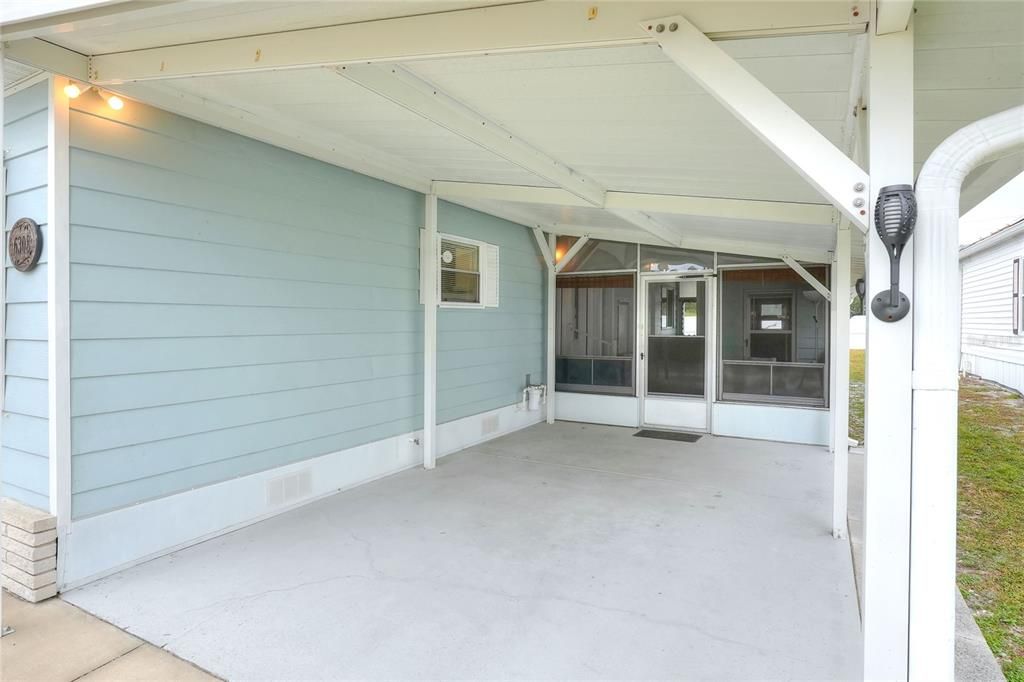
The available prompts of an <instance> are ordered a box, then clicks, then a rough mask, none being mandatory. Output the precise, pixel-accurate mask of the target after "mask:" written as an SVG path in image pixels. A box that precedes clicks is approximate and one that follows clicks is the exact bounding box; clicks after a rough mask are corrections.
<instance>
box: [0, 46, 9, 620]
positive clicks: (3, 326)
mask: <svg viewBox="0 0 1024 682" xmlns="http://www.w3.org/2000/svg"><path fill="white" fill-rule="evenodd" d="M3 82H4V44H3V41H0V88H2V87H3V85H2V84H3ZM4 99H5V98H4V94H3V90H2V89H0V228H2V229H3V230H4V242H6V241H7V238H6V235H7V171H6V167H5V165H4V163H5V161H6V159H7V152H6V151H5V147H4ZM6 285H7V266H6V263H5V265H4V267H2V268H0V415H2V414H3V409H4V396H5V395H6V388H5V386H4V375H5V374H6V369H5V367H4V357H5V355H6V349H5V348H4V345H5V344H4V340H5V339H6V338H7V286H6ZM3 458H4V455H3V449H2V448H0V497H3V492H4V491H3V481H4V476H3V471H4V466H3ZM2 523H3V508H2V507H0V528H2V527H3V525H2ZM3 601H4V600H3V588H0V637H3V636H4V635H6V634H8V633H9V632H10V631H11V629H10V628H9V627H8V626H7V624H6V621H4V603H3Z"/></svg>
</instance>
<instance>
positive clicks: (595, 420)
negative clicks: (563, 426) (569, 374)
mask: <svg viewBox="0 0 1024 682" xmlns="http://www.w3.org/2000/svg"><path fill="white" fill-rule="evenodd" d="M639 410H640V403H639V401H638V400H637V398H636V397H635V396H631V395H599V394H595V393H570V392H566V391H557V392H556V393H555V419H558V420H561V421H569V422H585V423H587V424H608V425H609V426H629V427H634V428H635V427H636V426H638V425H639V421H638V417H639Z"/></svg>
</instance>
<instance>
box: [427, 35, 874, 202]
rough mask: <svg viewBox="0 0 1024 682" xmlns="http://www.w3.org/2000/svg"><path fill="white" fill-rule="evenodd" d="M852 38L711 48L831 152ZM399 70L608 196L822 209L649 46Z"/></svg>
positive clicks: (811, 193) (768, 41) (845, 92)
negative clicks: (828, 143) (780, 102)
mask: <svg viewBox="0 0 1024 682" xmlns="http://www.w3.org/2000/svg"><path fill="white" fill-rule="evenodd" d="M853 41H854V39H853V38H851V37H850V36H842V35H840V36H836V35H829V36H804V37H795V38H771V39H756V40H737V41H725V42H722V43H719V45H720V46H721V47H722V48H723V49H725V50H726V51H728V52H730V53H731V54H733V55H734V56H735V57H737V59H739V60H740V62H741V63H742V64H743V65H744V66H745V67H746V68H747V69H748V70H750V71H751V73H753V74H754V75H755V76H757V77H758V78H759V79H760V80H761V81H762V82H763V83H764V84H765V85H767V86H768V87H769V88H771V89H772V90H773V91H775V92H776V93H778V94H779V95H780V96H781V97H783V99H784V100H786V101H787V103H788V104H789V105H790V106H792V107H793V108H794V109H796V110H797V111H798V112H799V113H800V114H801V115H802V116H803V117H804V118H806V119H807V120H809V121H810V122H811V124H812V125H814V126H815V127H816V128H817V129H818V130H819V131H820V132H821V133H823V134H824V135H825V136H826V137H828V138H829V139H830V140H832V141H833V142H835V143H837V144H838V143H840V142H841V139H842V131H843V120H844V118H845V113H846V107H847V100H848V90H849V85H850V75H851V72H852V51H853ZM410 70H412V71H414V72H415V73H417V75H420V76H421V77H423V78H425V79H426V80H428V81H430V82H431V83H434V84H435V85H437V86H438V87H439V88H441V89H442V90H444V91H446V92H447V93H448V94H450V95H452V96H454V97H456V98H458V99H460V100H462V101H464V102H465V103H467V104H468V105H469V106H471V107H473V108H475V109H477V110H478V111H480V113H482V114H483V115H485V116H488V117H489V118H492V119H494V120H495V121H497V122H498V123H500V124H502V125H503V126H505V127H507V128H508V129H509V130H510V131H511V132H513V133H515V134H517V135H519V136H521V137H522V138H523V139H525V140H527V141H529V142H530V143H532V144H534V145H535V146H537V147H539V148H541V149H544V150H545V151H546V152H547V153H549V154H551V155H552V156H554V157H555V158H557V159H559V160H560V161H562V162H564V163H566V164H568V165H569V166H571V167H573V168H575V169H577V170H578V171H580V172H582V173H584V174H585V175H588V176H590V177H592V178H594V179H595V180H596V181H597V182H599V183H601V184H603V185H604V186H605V187H607V188H609V189H614V190H623V191H634V192H656V193H671V194H694V195H707V196H720V197H743V198H756V199H766V200H773V199H774V200H783V201H809V202H815V201H818V202H820V201H822V198H821V196H820V195H819V194H818V193H817V192H816V191H815V190H814V189H813V188H811V187H810V186H809V185H808V184H807V183H806V182H805V181H804V180H803V179H802V178H800V177H799V176H798V175H797V174H796V173H795V172H794V171H792V170H791V169H790V168H789V167H788V166H787V165H786V164H785V163H784V162H783V161H781V160H780V159H779V158H778V157H777V156H776V155H775V154H774V153H773V152H772V151H771V150H770V149H768V147H767V146H766V145H764V144H763V143H762V142H761V141H760V140H758V139H757V137H756V136H755V135H754V134H753V133H751V132H750V131H748V130H747V129H746V127H744V126H743V125H742V124H741V123H739V122H738V121H737V120H736V119H735V118H734V117H733V116H732V115H731V114H729V113H728V112H727V111H726V110H725V109H724V108H723V107H722V106H721V105H719V104H718V103H717V102H716V101H714V99H713V98H711V97H710V96H709V95H707V94H706V93H705V92H704V90H703V89H702V88H701V87H700V86H699V85H697V84H696V83H695V82H694V81H693V80H691V79H690V78H689V77H687V76H686V75H685V74H684V73H683V72H682V71H681V70H680V69H679V68H678V67H677V66H676V65H675V64H673V63H671V62H670V61H669V60H668V59H667V58H666V57H665V56H664V55H663V54H662V53H661V50H660V49H659V48H658V47H656V46H635V47H620V48H604V49H587V50H575V51H566V52H558V53H543V54H501V55H491V56H486V57H474V58H469V59H444V60H435V61H426V62H418V63H415V64H413V65H411V66H410Z"/></svg>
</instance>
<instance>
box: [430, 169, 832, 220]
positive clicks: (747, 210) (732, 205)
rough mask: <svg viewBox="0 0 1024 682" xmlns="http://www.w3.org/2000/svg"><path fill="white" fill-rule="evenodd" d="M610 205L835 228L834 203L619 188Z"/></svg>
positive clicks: (566, 196) (555, 198)
mask: <svg viewBox="0 0 1024 682" xmlns="http://www.w3.org/2000/svg"><path fill="white" fill-rule="evenodd" d="M434 187H435V188H436V190H437V193H438V194H440V195H441V196H444V197H448V198H454V197H461V198H466V199H488V200H496V201H512V202H517V203H528V204H545V205H554V206H584V207H585V206H590V204H589V203H588V202H586V201H584V200H582V199H580V198H579V197H577V196H575V195H573V194H572V193H570V192H567V191H566V190H563V189H561V188H558V187H529V186H525V185H501V184H492V183H479V182H455V181H441V180H439V181H436V182H435V183H434ZM604 207H605V208H607V209H623V210H636V211H650V212H652V213H672V214H678V215H692V216H703V217H706V218H726V219H732V220H757V221H763V222H777V223H786V224H790V225H822V226H825V225H827V226H829V229H832V225H833V220H832V215H833V213H834V212H835V209H834V208H833V207H832V206H831V204H803V203H793V202H785V201H760V200H753V199H724V198H719V197H694V196H683V195H676V194H647V193H643V192H615V191H611V190H609V191H608V192H606V193H605V203H604Z"/></svg>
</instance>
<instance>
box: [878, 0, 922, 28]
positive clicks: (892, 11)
mask: <svg viewBox="0 0 1024 682" xmlns="http://www.w3.org/2000/svg"><path fill="white" fill-rule="evenodd" d="M913 14H914V0H876V2H875V35H879V36H884V35H885V34H886V33H900V32H902V31H906V30H907V26H909V25H910V17H911V16H913Z"/></svg>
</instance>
